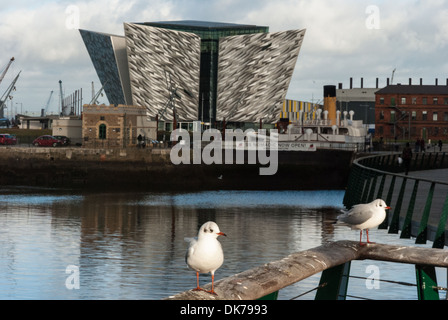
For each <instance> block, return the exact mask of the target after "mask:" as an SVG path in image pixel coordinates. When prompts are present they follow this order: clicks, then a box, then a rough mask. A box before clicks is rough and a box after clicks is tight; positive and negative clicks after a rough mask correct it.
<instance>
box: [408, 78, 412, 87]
mask: <svg viewBox="0 0 448 320" xmlns="http://www.w3.org/2000/svg"><path fill="white" fill-rule="evenodd" d="M409 85H410V86H412V78H409Z"/></svg>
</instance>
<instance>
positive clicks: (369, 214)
mask: <svg viewBox="0 0 448 320" xmlns="http://www.w3.org/2000/svg"><path fill="white" fill-rule="evenodd" d="M386 209H390V207H388V206H387V204H386V203H385V202H384V201H383V200H381V199H377V200H375V201H373V202H371V203H367V204H357V205H355V206H353V207H352V208H351V209H350V210H349V211H345V210H341V211H342V212H343V213H344V214H341V215H340V216H338V217H337V219H338V222H337V223H338V224H341V225H346V226H349V227H351V228H352V230H353V229H357V230H361V233H360V236H359V244H360V245H361V246H363V245H366V244H363V243H362V230H366V233H367V243H373V242H370V241H369V229H370V228H375V227H377V226H379V225H380V224H381V223H382V222H383V221H384V219H385V218H386Z"/></svg>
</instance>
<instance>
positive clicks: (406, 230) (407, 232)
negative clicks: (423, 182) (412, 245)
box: [400, 180, 419, 239]
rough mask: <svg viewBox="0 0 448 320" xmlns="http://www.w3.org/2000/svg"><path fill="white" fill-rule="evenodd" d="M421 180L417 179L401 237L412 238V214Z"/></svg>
mask: <svg viewBox="0 0 448 320" xmlns="http://www.w3.org/2000/svg"><path fill="white" fill-rule="evenodd" d="M418 183H419V180H415V183H414V189H413V190H412V195H411V199H410V201H409V206H408V211H407V213H406V218H405V219H404V223H403V228H402V231H401V235H400V238H401V239H410V238H411V224H412V216H413V215H414V207H415V199H416V198H417V191H418Z"/></svg>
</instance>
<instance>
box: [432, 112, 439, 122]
mask: <svg viewBox="0 0 448 320" xmlns="http://www.w3.org/2000/svg"><path fill="white" fill-rule="evenodd" d="M438 118H439V114H438V113H437V112H433V113H432V120H433V121H437V120H438Z"/></svg>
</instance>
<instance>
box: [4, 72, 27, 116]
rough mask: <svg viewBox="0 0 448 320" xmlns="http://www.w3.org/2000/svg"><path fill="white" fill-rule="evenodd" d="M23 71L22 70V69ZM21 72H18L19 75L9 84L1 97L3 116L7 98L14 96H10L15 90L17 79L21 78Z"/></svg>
mask: <svg viewBox="0 0 448 320" xmlns="http://www.w3.org/2000/svg"><path fill="white" fill-rule="evenodd" d="M20 72H22V71H20ZM20 72H19V73H18V74H17V76H16V77H15V78H14V80H13V81H12V83H11V84H10V85H9V87H8V89H6V91H5V93H4V94H3V96H2V97H1V98H0V115H1V116H3V110H4V108H5V105H6V100H8V98H9V99H11V98H12V97H11V96H10V94H11V91H12V90H15V88H16V87H15V85H16V82H17V79H19V76H20Z"/></svg>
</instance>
